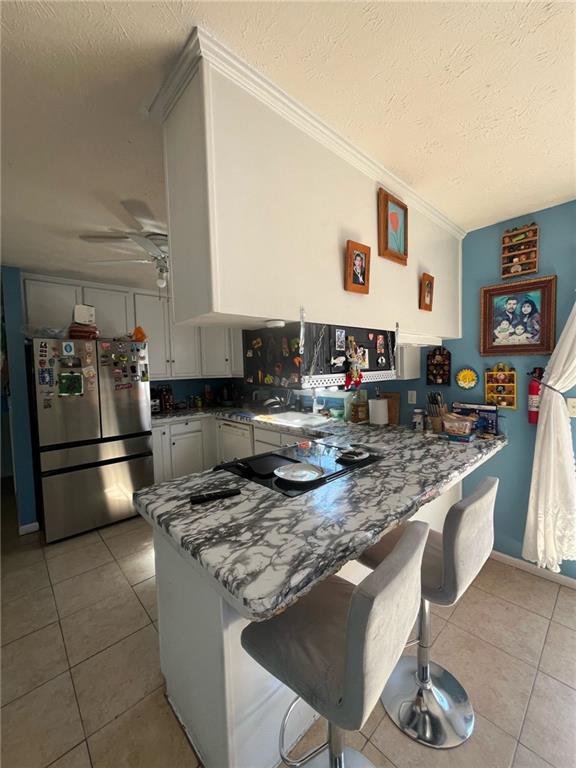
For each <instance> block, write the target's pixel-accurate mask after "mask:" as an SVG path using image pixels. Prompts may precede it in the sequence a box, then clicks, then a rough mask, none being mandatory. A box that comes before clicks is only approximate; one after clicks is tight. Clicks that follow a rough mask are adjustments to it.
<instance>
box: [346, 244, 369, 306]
mask: <svg viewBox="0 0 576 768" xmlns="http://www.w3.org/2000/svg"><path fill="white" fill-rule="evenodd" d="M344 288H345V290H347V291H354V293H368V291H369V289H370V246H368V245H362V243H356V242H354V240H348V241H347V243H346V259H345V262H344Z"/></svg>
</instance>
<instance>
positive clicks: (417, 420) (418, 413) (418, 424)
mask: <svg viewBox="0 0 576 768" xmlns="http://www.w3.org/2000/svg"><path fill="white" fill-rule="evenodd" d="M412 429H413V430H415V431H416V432H423V431H424V410H423V409H422V408H414V411H413V412H412Z"/></svg>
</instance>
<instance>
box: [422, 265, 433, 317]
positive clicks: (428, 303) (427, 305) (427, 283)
mask: <svg viewBox="0 0 576 768" xmlns="http://www.w3.org/2000/svg"><path fill="white" fill-rule="evenodd" d="M433 300H434V275H429V274H428V272H423V273H422V277H421V278H420V304H419V307H420V309H425V310H426V312H432V302H433Z"/></svg>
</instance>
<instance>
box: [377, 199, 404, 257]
mask: <svg viewBox="0 0 576 768" xmlns="http://www.w3.org/2000/svg"><path fill="white" fill-rule="evenodd" d="M378 253H379V254H380V256H383V257H384V258H386V259H391V260H392V261H396V262H397V263H398V264H403V265H404V266H406V263H407V262H408V206H407V205H404V203H403V202H402V201H401V200H398V198H397V197H394V196H393V195H391V194H390V193H389V192H386V190H385V189H382V187H380V188H379V189H378Z"/></svg>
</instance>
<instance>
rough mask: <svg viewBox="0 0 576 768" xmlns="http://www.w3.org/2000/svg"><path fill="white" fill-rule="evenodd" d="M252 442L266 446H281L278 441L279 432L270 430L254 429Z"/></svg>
mask: <svg viewBox="0 0 576 768" xmlns="http://www.w3.org/2000/svg"><path fill="white" fill-rule="evenodd" d="M254 440H259V441H260V442H262V443H268V445H282V443H281V441H280V432H273V431H272V430H271V429H260V428H259V427H254Z"/></svg>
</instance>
